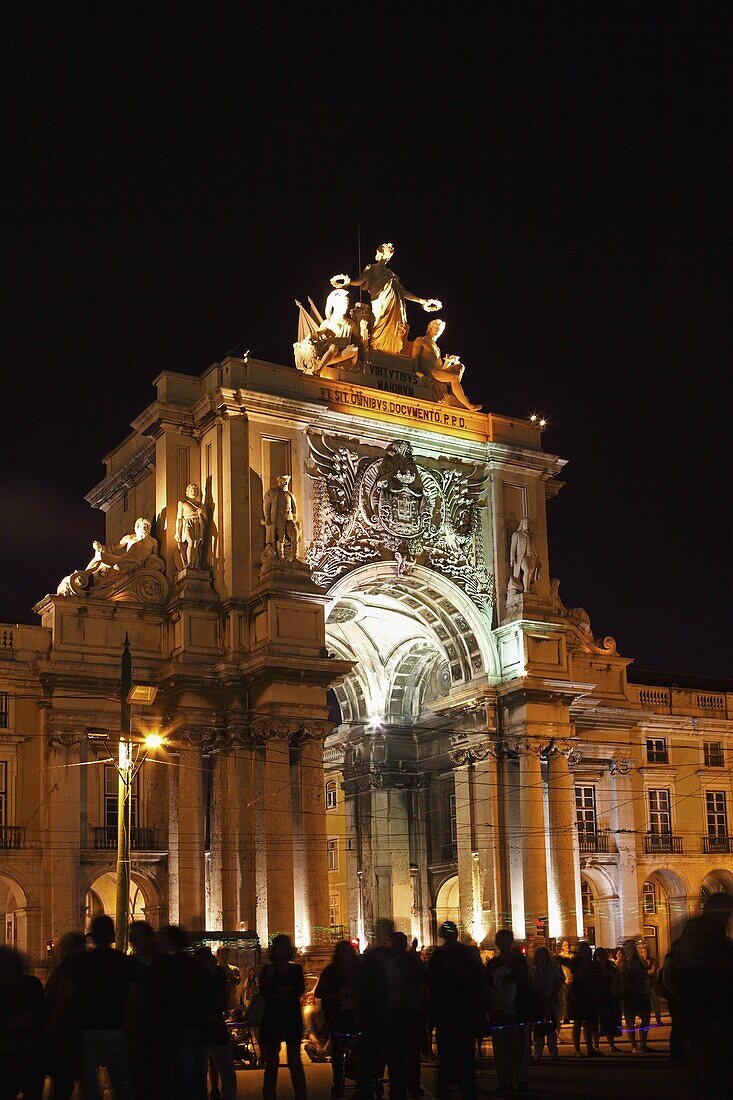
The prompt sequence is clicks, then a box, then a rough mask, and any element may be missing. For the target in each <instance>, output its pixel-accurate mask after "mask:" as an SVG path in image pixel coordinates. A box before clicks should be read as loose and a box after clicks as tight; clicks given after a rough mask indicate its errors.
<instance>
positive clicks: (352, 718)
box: [326, 562, 498, 724]
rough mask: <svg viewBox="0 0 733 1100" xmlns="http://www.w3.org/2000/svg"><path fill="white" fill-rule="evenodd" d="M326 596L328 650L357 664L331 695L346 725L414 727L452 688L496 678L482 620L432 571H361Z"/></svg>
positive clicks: (386, 565) (392, 567)
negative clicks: (402, 573) (368, 724)
mask: <svg viewBox="0 0 733 1100" xmlns="http://www.w3.org/2000/svg"><path fill="white" fill-rule="evenodd" d="M330 596H331V603H330V605H329V607H328V609H327V619H326V639H327V644H328V647H329V649H330V650H331V651H332V652H333V653H335V654H336V655H337V656H338V657H340V658H343V659H346V660H354V661H356V665H355V667H354V670H353V671H352V672H351V673H350V674H349V676H347V677H346V679H345V680H344V681H343V682H342V683H341V684H339V685H338V686H337V687H336V688H335V689H334V691H335V694H336V698H337V699H338V703H339V706H340V709H341V715H342V718H343V720H344V721H346V722H358V721H361V722H365V723H369V722H371V723H377V724H381V723H382V722H384V721H385V720H387V721H389V722H390V723H395V724H400V723H404V724H409V723H413V722H415V721H417V720H418V719H419V718H420V717H421V716H422V715H424V714H425V712H426V711H429V709H430V703H431V702H432V701H433V700H435V699H438V698H441V697H443V696H445V695H447V694H448V692H449V691H450V690H451V688H455V687H460V686H461V685H463V684H467V683H468V682H469V681H471V680H473V679H476V678H481V677H486V676H488V677H495V676H496V675H497V672H498V662H497V659H496V653H495V649H494V643H493V639H492V636H491V628H490V623H489V622H488V621H487V619H486V617H485V615H484V614H483V612H481V611H480V610H479V608H477V607H476V606H475V605H474V604H473V603H472V602H471V600H470V599H469V598H468V597H467V596H466V594H465V593H464V592H463V591H461V589H459V588H458V587H457V586H456V585H454V584H453V583H452V582H451V581H449V580H446V579H445V578H444V577H441V576H440V575H439V574H437V573H435V572H433V571H432V570H430V569H427V568H425V567H423V566H417V565H416V566H414V567H413V568H412V569H411V571H410V572H409V573H408V574H405V575H399V574H398V572H397V565H396V563H395V562H377V563H374V564H372V565H366V566H362V567H361V568H359V569H355V570H354V571H353V572H351V573H348V574H347V575H346V576H345V577H343V578H342V579H341V580H340V581H338V582H337V583H336V584H335V585H334V587H333V588H332V590H331V593H330Z"/></svg>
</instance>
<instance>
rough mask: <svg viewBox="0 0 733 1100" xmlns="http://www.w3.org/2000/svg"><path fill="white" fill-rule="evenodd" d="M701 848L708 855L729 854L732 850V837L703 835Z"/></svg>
mask: <svg viewBox="0 0 733 1100" xmlns="http://www.w3.org/2000/svg"><path fill="white" fill-rule="evenodd" d="M702 850H703V852H706V853H707V854H708V855H715V856H721V855H730V853H731V852H733V837H730V836H704V837H703V838H702Z"/></svg>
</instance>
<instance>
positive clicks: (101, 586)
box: [56, 516, 168, 602]
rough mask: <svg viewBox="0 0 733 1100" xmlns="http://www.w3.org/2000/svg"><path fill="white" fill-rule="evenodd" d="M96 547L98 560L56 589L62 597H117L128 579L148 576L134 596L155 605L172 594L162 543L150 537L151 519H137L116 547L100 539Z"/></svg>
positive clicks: (62, 582) (65, 579) (74, 574)
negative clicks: (160, 549) (91, 594)
mask: <svg viewBox="0 0 733 1100" xmlns="http://www.w3.org/2000/svg"><path fill="white" fill-rule="evenodd" d="M92 546H93V547H94V557H93V558H92V560H91V561H90V562H89V564H88V565H87V567H86V569H79V570H77V571H76V572H75V573H71V574H69V576H68V577H64V579H63V580H62V581H61V583H60V584H59V586H58V588H57V590H56V591H57V594H58V595H59V596H78V595H82V594H83V593H87V592H89V591H91V590H93V591H94V593H95V595H98V596H107V595H112V594H117V593H118V590H120V589H121V587H124V584H125V581H126V579H127V577H129V576H131V575H133V574H144V575H145V579H144V580H142V582H141V584H140V585H138V586H137V587H138V588H139V590H140V591H139V593H133V595H139V596H140V598H142V599H146V598H148V599H150V600H151V602H153V601H154V602H160V601H161V600H162V599H163V598H164V597H165V595H166V594H167V591H168V582H167V581H165V580H164V578H163V576H162V574H163V572H164V570H165V562H164V561H163V559H162V558H159V557H158V540H157V539H154V538H153V536H152V535H151V534H150V520H148V519H145V518H144V517H143V516H140V517H139V518H138V519H136V520H135V530H134V531H133V532H131V533H130V534H127V535H123V536H122V538H121V539H120V541H119V542H118V543H117V544H116V545H115V546H114V547H112V548H110V547H108V546H105V545H104V544H103V543H101V542H97V541H96V540H95V541H94V542H93V543H92ZM137 579H138V578H137V577H135V578H134V580H137ZM133 587H134V585H133Z"/></svg>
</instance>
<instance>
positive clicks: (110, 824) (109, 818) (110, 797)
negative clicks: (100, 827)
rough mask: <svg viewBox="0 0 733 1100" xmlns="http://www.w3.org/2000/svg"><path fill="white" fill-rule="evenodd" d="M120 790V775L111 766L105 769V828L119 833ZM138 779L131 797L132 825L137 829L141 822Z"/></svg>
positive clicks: (108, 765) (106, 766) (133, 786)
mask: <svg viewBox="0 0 733 1100" xmlns="http://www.w3.org/2000/svg"><path fill="white" fill-rule="evenodd" d="M118 788H119V773H118V771H117V768H115V767H113V766H112V765H111V764H107V765H105V769H104V827H105V829H109V830H112V831H114V832H115V833H116V832H117V794H118ZM137 801H138V799H137V779H136V780H135V782H134V783H133V785H132V794H131V797H130V803H131V805H130V824H131V826H132V828H133V829H135V828H136V827H137V826H138V824H139V822H138V819H137Z"/></svg>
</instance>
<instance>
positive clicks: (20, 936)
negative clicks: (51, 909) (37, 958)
mask: <svg viewBox="0 0 733 1100" xmlns="http://www.w3.org/2000/svg"><path fill="white" fill-rule="evenodd" d="M27 905H28V899H27V897H26V894H25V891H24V889H23V887H22V886H21V885H20V883H18V882H16V881H15V879H12V878H11V877H10V876H9V875H6V874H2V875H0V921H2V927H1V928H0V943H6V944H9V945H11V946H12V947H17V948H18V950H19V951H23V952H27V951H28V935H27V927H26V921H25V919H24V918H25V916H26V912H25V911H26V907H27Z"/></svg>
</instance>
